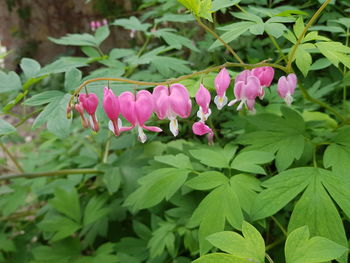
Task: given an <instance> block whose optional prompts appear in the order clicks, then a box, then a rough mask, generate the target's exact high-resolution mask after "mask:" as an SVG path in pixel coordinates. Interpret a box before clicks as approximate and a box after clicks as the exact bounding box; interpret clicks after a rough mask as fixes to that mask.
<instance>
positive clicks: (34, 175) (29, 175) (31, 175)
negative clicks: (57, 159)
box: [0, 169, 102, 181]
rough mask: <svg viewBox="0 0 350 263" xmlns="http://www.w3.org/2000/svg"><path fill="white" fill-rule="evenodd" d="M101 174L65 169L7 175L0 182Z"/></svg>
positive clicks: (92, 171)
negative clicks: (17, 179)
mask: <svg viewBox="0 0 350 263" xmlns="http://www.w3.org/2000/svg"><path fill="white" fill-rule="evenodd" d="M100 173H102V172H101V171H99V170H96V169H66V170H59V171H50V172H39V173H21V174H7V175H2V176H0V181H1V180H8V179H16V178H21V177H23V178H37V177H45V176H57V175H67V174H100Z"/></svg>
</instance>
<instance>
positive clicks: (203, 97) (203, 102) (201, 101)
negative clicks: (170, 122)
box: [195, 84, 211, 122]
mask: <svg viewBox="0 0 350 263" xmlns="http://www.w3.org/2000/svg"><path fill="white" fill-rule="evenodd" d="M195 98H196V102H197V104H198V105H199V110H198V112H197V117H198V118H200V119H201V121H203V122H204V121H206V120H207V119H208V117H209V116H210V114H211V110H210V108H209V104H210V100H211V95H210V92H209V90H207V89H206V88H205V87H204V86H203V84H201V85H200V87H199V89H198V91H197V93H196V97H195Z"/></svg>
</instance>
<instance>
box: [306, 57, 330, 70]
mask: <svg viewBox="0 0 350 263" xmlns="http://www.w3.org/2000/svg"><path fill="white" fill-rule="evenodd" d="M330 65H332V63H331V62H330V61H329V60H328V59H326V58H319V59H318V60H316V61H315V62H314V63H313V64H312V65H311V67H310V69H309V70H320V69H324V68H327V67H329V66H330Z"/></svg>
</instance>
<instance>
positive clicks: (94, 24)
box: [90, 19, 108, 31]
mask: <svg viewBox="0 0 350 263" xmlns="http://www.w3.org/2000/svg"><path fill="white" fill-rule="evenodd" d="M105 25H108V21H107V19H103V20H102V21H98V20H96V21H91V22H90V28H91V30H92V31H96V29H97V28H99V27H101V26H105Z"/></svg>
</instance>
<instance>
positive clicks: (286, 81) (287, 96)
mask: <svg viewBox="0 0 350 263" xmlns="http://www.w3.org/2000/svg"><path fill="white" fill-rule="evenodd" d="M296 86H297V76H296V75H295V74H294V73H292V74H289V75H288V76H287V77H285V76H282V77H280V78H279V80H278V83H277V92H278V95H279V96H280V97H281V98H282V99H284V101H285V102H286V103H287V105H289V106H290V105H291V104H292V102H293V97H292V95H293V94H294V91H295V88H296Z"/></svg>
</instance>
